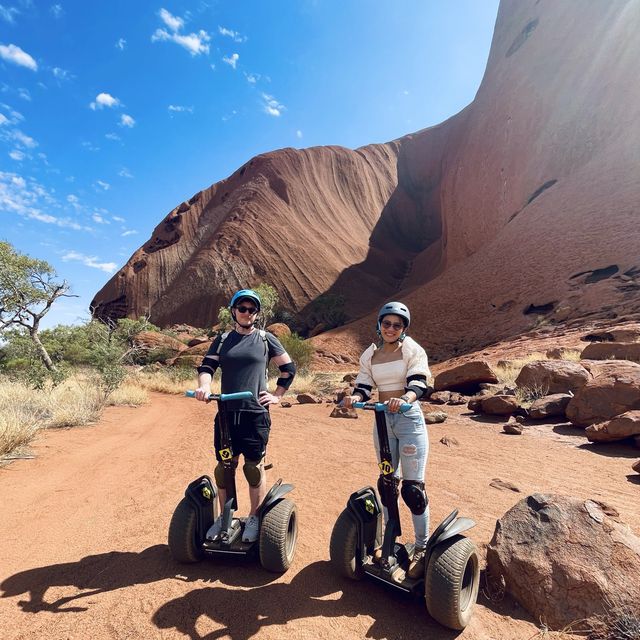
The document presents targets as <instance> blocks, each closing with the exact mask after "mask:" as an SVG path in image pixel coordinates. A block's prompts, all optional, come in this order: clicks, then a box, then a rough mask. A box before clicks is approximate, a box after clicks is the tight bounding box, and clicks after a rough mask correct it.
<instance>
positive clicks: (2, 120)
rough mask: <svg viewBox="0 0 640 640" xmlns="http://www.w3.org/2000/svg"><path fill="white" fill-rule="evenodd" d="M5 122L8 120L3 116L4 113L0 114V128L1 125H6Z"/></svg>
mask: <svg viewBox="0 0 640 640" xmlns="http://www.w3.org/2000/svg"><path fill="white" fill-rule="evenodd" d="M7 122H9V118H7V116H5V115H4V113H0V127H1V126H2V125H3V124H7Z"/></svg>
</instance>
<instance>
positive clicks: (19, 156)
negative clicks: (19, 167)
mask: <svg viewBox="0 0 640 640" xmlns="http://www.w3.org/2000/svg"><path fill="white" fill-rule="evenodd" d="M9 157H10V158H11V159H13V160H16V161H17V162H20V161H21V160H24V158H25V154H24V153H22V151H18V149H14V150H13V151H9Z"/></svg>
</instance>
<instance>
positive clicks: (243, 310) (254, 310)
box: [236, 305, 258, 315]
mask: <svg viewBox="0 0 640 640" xmlns="http://www.w3.org/2000/svg"><path fill="white" fill-rule="evenodd" d="M236 310H237V311H239V312H240V313H249V314H251V315H253V314H254V313H258V309H257V308H256V307H245V306H244V305H241V306H239V307H236Z"/></svg>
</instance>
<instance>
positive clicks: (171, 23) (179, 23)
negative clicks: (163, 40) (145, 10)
mask: <svg viewBox="0 0 640 640" xmlns="http://www.w3.org/2000/svg"><path fill="white" fill-rule="evenodd" d="M158 15H159V16H160V19H161V20H162V22H164V23H165V24H166V25H167V27H169V29H171V31H179V30H180V29H182V27H184V20H183V19H182V18H178V17H176V16H174V15H172V14H171V13H169V12H168V11H167V10H166V9H160V13H159V14H158Z"/></svg>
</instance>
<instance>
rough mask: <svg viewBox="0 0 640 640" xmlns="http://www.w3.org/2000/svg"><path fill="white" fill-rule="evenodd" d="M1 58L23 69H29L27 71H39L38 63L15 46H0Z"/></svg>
mask: <svg viewBox="0 0 640 640" xmlns="http://www.w3.org/2000/svg"><path fill="white" fill-rule="evenodd" d="M0 58H2V59H3V60H6V61H7V62H12V63H13V64H17V65H19V66H21V67H27V69H31V70H32V71H37V70H38V65H37V63H36V61H35V60H34V59H33V58H32V57H31V56H30V55H29V54H28V53H27V52H26V51H23V50H22V49H21V48H20V47H17V46H16V45H15V44H10V45H8V46H5V45H3V44H0Z"/></svg>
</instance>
